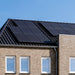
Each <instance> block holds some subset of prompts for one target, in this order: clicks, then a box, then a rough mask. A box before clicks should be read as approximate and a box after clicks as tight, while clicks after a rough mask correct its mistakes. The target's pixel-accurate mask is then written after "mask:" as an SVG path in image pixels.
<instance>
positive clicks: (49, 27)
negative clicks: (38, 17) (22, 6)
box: [0, 19, 75, 75]
mask: <svg viewBox="0 0 75 75" xmlns="http://www.w3.org/2000/svg"><path fill="white" fill-rule="evenodd" d="M74 40H75V24H71V23H56V22H42V21H28V20H15V19H8V21H7V22H6V23H5V24H4V25H3V27H2V28H1V30H0V64H1V65H0V75H74V74H75V65H74V64H75V50H74V49H75V41H74Z"/></svg>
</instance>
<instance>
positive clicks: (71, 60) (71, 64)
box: [70, 57, 75, 73]
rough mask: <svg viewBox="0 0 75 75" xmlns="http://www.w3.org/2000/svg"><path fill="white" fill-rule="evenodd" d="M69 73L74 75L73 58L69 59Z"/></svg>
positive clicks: (74, 59) (74, 58) (74, 65)
mask: <svg viewBox="0 0 75 75" xmlns="http://www.w3.org/2000/svg"><path fill="white" fill-rule="evenodd" d="M70 73H75V57H70Z"/></svg>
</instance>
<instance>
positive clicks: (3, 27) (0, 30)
mask: <svg viewBox="0 0 75 75" xmlns="http://www.w3.org/2000/svg"><path fill="white" fill-rule="evenodd" d="M10 20H11V19H8V20H7V21H6V22H5V24H4V25H3V26H2V27H1V29H0V37H1V35H2V33H3V32H4V30H5V28H6V26H7V24H8V23H9V21H10Z"/></svg>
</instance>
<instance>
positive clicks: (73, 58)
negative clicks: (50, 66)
mask: <svg viewBox="0 0 75 75" xmlns="http://www.w3.org/2000/svg"><path fill="white" fill-rule="evenodd" d="M71 59H75V57H70V58H69V62H70V63H69V73H75V71H70V69H71V67H70V66H71Z"/></svg>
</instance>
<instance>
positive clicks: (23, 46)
mask: <svg viewBox="0 0 75 75" xmlns="http://www.w3.org/2000/svg"><path fill="white" fill-rule="evenodd" d="M0 47H15V48H58V46H46V45H44V46H42V45H38V46H37V45H13V44H11V45H10V44H0Z"/></svg>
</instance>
